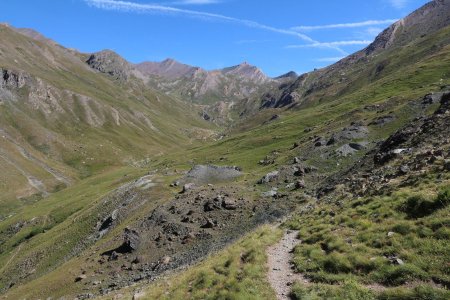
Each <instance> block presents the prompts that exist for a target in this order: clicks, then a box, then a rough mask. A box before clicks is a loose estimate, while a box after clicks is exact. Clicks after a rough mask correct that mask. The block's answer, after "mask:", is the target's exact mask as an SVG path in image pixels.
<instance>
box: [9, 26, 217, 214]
mask: <svg viewBox="0 0 450 300" xmlns="http://www.w3.org/2000/svg"><path fill="white" fill-rule="evenodd" d="M0 36H1V39H2V41H3V42H2V45H1V46H0V68H1V70H2V82H3V83H2V86H1V89H0V91H1V93H2V94H1V95H2V101H1V102H0V114H1V115H2V118H1V120H0V129H1V133H2V137H3V139H2V140H1V141H0V143H1V144H2V153H1V159H0V164H1V165H2V166H4V167H5V168H10V169H11V173H10V174H3V175H2V176H3V178H2V185H1V186H0V188H1V192H2V197H1V201H0V207H1V208H2V209H1V211H2V213H1V217H5V216H7V215H8V214H9V212H10V211H11V210H12V209H14V208H17V207H20V206H21V205H22V204H23V203H26V202H27V201H28V200H27V199H28V198H30V197H34V198H36V197H38V198H39V197H42V196H45V195H46V194H47V193H51V192H53V191H56V190H58V189H61V188H63V187H65V186H67V185H70V184H72V183H74V182H76V181H78V180H79V179H80V178H86V177H88V176H91V175H93V174H99V173H100V172H102V171H103V170H105V169H108V168H111V167H117V166H127V165H139V164H141V163H143V162H145V161H146V160H148V159H151V158H152V157H154V156H155V155H161V154H162V153H166V152H168V151H170V150H171V149H180V148H184V147H186V146H188V145H190V144H192V143H195V141H198V140H202V139H203V138H207V137H208V136H210V135H211V134H213V131H212V130H211V129H214V128H213V127H212V126H211V125H209V124H208V123H206V122H204V121H203V120H201V119H200V117H199V116H198V111H197V109H196V108H195V107H193V106H190V105H189V104H186V103H185V102H182V101H177V100H174V99H172V98H169V97H167V96H165V95H162V94H160V93H158V92H156V91H153V90H151V89H149V88H146V87H145V86H144V85H143V83H141V82H139V80H137V79H136V80H134V81H131V82H120V81H115V80H114V79H113V78H110V77H108V76H106V75H103V74H100V73H98V72H96V71H94V70H93V69H91V68H89V66H87V65H86V63H85V62H84V61H83V60H82V56H81V55H79V54H78V53H76V52H72V51H71V50H67V49H64V48H62V47H60V46H58V45H56V44H54V43H49V42H47V41H42V40H33V39H31V38H29V37H27V36H25V35H22V34H20V33H18V32H16V31H15V30H14V29H12V28H9V27H7V26H4V25H2V26H0ZM49 170H50V171H49ZM51 170H54V172H53V173H55V174H61V176H58V175H55V174H52V171H51ZM58 177H65V178H66V179H67V180H61V178H58ZM10 187H14V188H10ZM17 199H18V200H17Z"/></svg>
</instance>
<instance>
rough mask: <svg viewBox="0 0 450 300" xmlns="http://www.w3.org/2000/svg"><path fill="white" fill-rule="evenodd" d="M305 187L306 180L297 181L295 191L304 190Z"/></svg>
mask: <svg viewBox="0 0 450 300" xmlns="http://www.w3.org/2000/svg"><path fill="white" fill-rule="evenodd" d="M305 187H306V185H305V181H304V180H297V181H296V182H295V189H297V190H299V189H304V188H305Z"/></svg>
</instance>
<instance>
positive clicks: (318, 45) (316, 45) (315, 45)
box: [286, 40, 372, 49]
mask: <svg viewBox="0 0 450 300" xmlns="http://www.w3.org/2000/svg"><path fill="white" fill-rule="evenodd" d="M370 43H372V41H369V40H354V41H335V42H325V43H311V44H306V45H289V46H287V47H286V48H288V49H301V48H331V47H341V46H354V45H369V44H370Z"/></svg>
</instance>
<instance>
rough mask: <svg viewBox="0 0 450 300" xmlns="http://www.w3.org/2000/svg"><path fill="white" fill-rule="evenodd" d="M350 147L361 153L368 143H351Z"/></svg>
mask: <svg viewBox="0 0 450 300" xmlns="http://www.w3.org/2000/svg"><path fill="white" fill-rule="evenodd" d="M348 145H349V146H350V147H352V148H353V149H355V150H356V151H361V150H364V149H366V145H367V143H364V142H362V143H350V144H348Z"/></svg>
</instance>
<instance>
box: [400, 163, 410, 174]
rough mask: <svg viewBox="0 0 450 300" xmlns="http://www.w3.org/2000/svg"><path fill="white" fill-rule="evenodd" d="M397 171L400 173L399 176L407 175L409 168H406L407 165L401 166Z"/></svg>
mask: <svg viewBox="0 0 450 300" xmlns="http://www.w3.org/2000/svg"><path fill="white" fill-rule="evenodd" d="M398 171H399V173H400V174H401V175H406V174H408V173H409V171H410V169H409V167H408V166H407V165H403V166H401V167H400V168H399V170H398Z"/></svg>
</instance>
